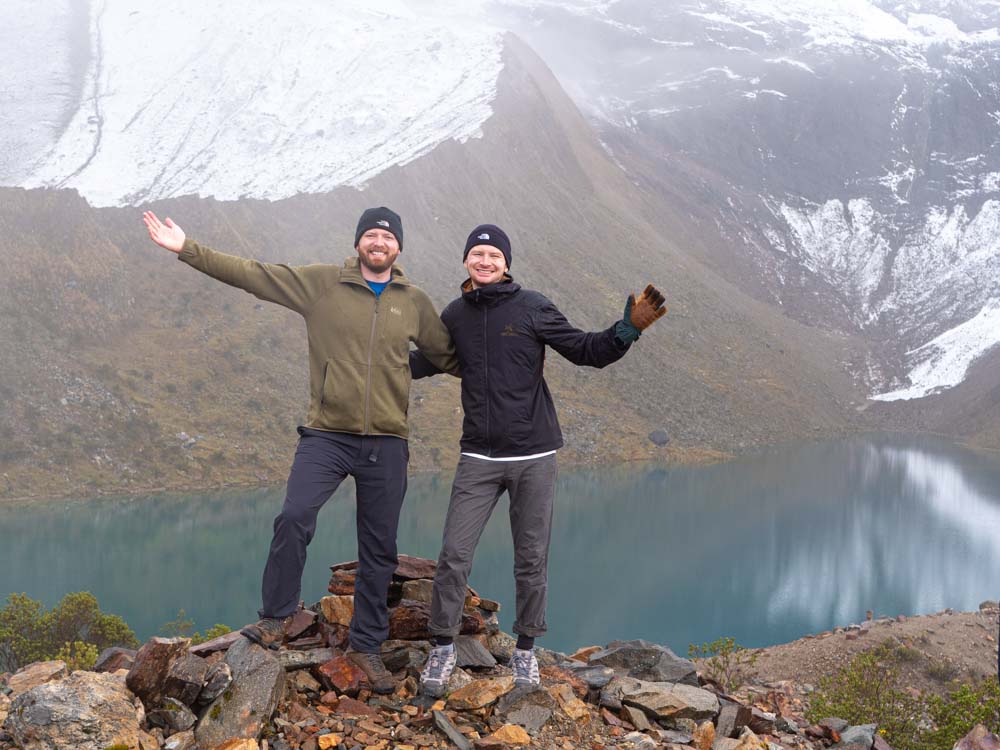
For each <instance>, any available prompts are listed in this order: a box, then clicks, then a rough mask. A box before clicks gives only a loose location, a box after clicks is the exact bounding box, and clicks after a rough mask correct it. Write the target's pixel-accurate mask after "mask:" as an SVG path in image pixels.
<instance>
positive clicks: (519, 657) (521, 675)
mask: <svg viewBox="0 0 1000 750" xmlns="http://www.w3.org/2000/svg"><path fill="white" fill-rule="evenodd" d="M510 668H511V669H512V670H513V671H514V685H515V686H516V687H530V686H532V685H538V684H540V683H541V681H542V680H541V678H540V677H539V676H538V659H536V658H535V649H533V648H529V649H527V650H525V649H520V648H515V649H514V655H513V656H512V657H510Z"/></svg>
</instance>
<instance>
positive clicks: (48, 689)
mask: <svg viewBox="0 0 1000 750" xmlns="http://www.w3.org/2000/svg"><path fill="white" fill-rule="evenodd" d="M141 715H142V711H141V708H139V707H137V703H136V702H135V697H134V696H133V695H132V693H130V692H129V690H128V688H127V687H126V686H125V680H124V679H123V678H122V677H121V676H119V675H113V674H107V673H98V672H85V671H80V672H74V673H73V674H71V675H70V676H69V677H67V678H65V679H63V680H57V681H55V682H48V683H45V684H44V685H39V686H37V687H34V688H32V689H31V690H28V691H27V692H25V693H22V694H21V695H20V696H18V697H17V699H15V700H14V703H13V704H12V705H11V710H10V716H8V717H7V723H6V727H7V729H8V730H9V731H10V733H11V734H12V735H13V737H14V741H15V743H16V744H17V746H18V747H19V748H22V749H23V750H51V748H74V750H105V748H108V747H114V746H117V745H126V746H128V747H130V748H143V750H145V749H146V748H149V750H155V748H156V746H157V745H156V741H155V740H154V739H153V738H152V737H150V736H149V735H148V734H146V733H145V732H143V731H142V728H141V727H140V720H141V719H140V717H141Z"/></svg>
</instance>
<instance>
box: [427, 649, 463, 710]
mask: <svg viewBox="0 0 1000 750" xmlns="http://www.w3.org/2000/svg"><path fill="white" fill-rule="evenodd" d="M457 660H458V659H457V657H456V655H455V644H454V643H449V644H448V645H447V646H437V647H435V648H432V649H431V653H430V656H428V657H427V663H426V664H424V670H423V671H422V672H421V673H420V692H421V693H423V694H424V695H429V696H431V697H432V698H440V697H441V696H442V695H444V691H445V690H447V689H448V681H449V680H450V679H451V675H452V672H454V671H455V664H456V662H457Z"/></svg>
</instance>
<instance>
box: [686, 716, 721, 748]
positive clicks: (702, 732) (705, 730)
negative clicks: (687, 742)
mask: <svg viewBox="0 0 1000 750" xmlns="http://www.w3.org/2000/svg"><path fill="white" fill-rule="evenodd" d="M691 742H692V743H693V744H694V746H695V747H696V748H698V750H711V748H712V744H713V743H714V742H715V725H714V724H712V722H710V721H705V722H702V723H701V724H699V725H698V728H697V729H695V730H694V734H693V735H692V736H691Z"/></svg>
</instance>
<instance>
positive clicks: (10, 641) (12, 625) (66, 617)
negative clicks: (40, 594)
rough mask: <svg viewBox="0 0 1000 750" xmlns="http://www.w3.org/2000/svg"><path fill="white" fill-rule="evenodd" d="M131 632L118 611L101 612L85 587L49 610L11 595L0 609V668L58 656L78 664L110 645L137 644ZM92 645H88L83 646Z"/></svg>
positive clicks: (3, 668)
mask: <svg viewBox="0 0 1000 750" xmlns="http://www.w3.org/2000/svg"><path fill="white" fill-rule="evenodd" d="M138 645H139V642H138V641H137V640H136V637H135V633H133V632H132V629H131V628H129V626H128V625H126V624H125V622H124V621H123V620H122V619H121V618H120V617H118V616H117V615H108V614H104V613H103V612H101V610H100V607H99V606H98V604H97V599H96V597H94V595H93V594H91V593H90V592H88V591H79V592H76V593H73V594H67V595H66V596H64V597H63V599H62V601H60V602H59V604H57V605H56V606H55V607H53V608H52V609H51V610H50V611H48V612H46V611H45V608H44V607H43V606H42V603H41V602H38V601H35V600H34V599H32V598H30V597H29V596H27V595H26V594H11V595H10V596H8V597H7V603H6V604H5V605H4V607H3V608H2V609H0V671H8V672H14V671H16V670H18V669H20V668H21V667H23V666H24V665H26V664H30V663H31V662H35V661H43V660H46V659H54V658H62V656H60V654H61V653H63V652H64V651H65V652H66V654H67V655H68V656H69V657H70V658H69V659H68V660H66V659H64V661H67V663H69V662H70V661H75V662H78V663H83V662H84V661H86V660H87V659H89V658H90V655H91V653H93V658H94V660H95V661H96V659H97V654H99V653H100V652H101V651H102V650H104V649H106V648H108V647H110V646H125V647H127V648H136V647H137V646H138ZM87 647H92V648H87Z"/></svg>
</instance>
